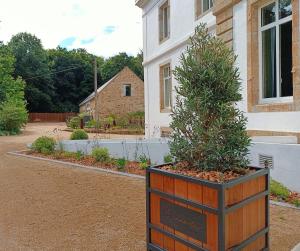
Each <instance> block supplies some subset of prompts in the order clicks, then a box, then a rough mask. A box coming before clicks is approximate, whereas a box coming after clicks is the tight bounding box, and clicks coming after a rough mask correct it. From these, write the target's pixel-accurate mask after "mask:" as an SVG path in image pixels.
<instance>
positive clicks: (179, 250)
mask: <svg viewBox="0 0 300 251" xmlns="http://www.w3.org/2000/svg"><path fill="white" fill-rule="evenodd" d="M174 194H175V195H176V196H178V197H181V198H185V199H187V198H188V182H186V181H184V180H181V179H175V180H174ZM174 203H175V204H177V205H180V206H182V207H187V205H186V204H184V203H180V202H174ZM175 235H177V236H179V237H181V238H183V239H186V240H188V236H187V235H185V234H182V233H181V232H179V231H176V230H175ZM175 250H176V251H188V250H189V249H188V247H187V246H186V245H184V244H182V243H180V242H178V241H175Z"/></svg>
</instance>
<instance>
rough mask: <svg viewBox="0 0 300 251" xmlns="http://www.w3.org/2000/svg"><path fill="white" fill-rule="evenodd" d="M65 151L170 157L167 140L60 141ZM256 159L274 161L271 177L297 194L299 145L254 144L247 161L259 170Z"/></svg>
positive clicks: (158, 158)
mask: <svg viewBox="0 0 300 251" xmlns="http://www.w3.org/2000/svg"><path fill="white" fill-rule="evenodd" d="M61 143H62V146H63V149H64V150H65V151H72V152H76V151H82V152H84V153H86V154H90V153H91V152H92V149H93V148H94V147H97V146H98V147H106V148H108V150H109V152H110V154H111V155H112V156H113V157H115V158H122V157H124V158H126V159H129V160H138V158H139V156H141V155H146V156H147V157H148V158H150V159H151V161H152V164H162V163H164V156H165V155H167V154H169V146H168V140H167V139H150V140H78V141H70V140H66V141H62V142H61ZM259 155H266V156H270V157H272V158H273V168H272V169H271V176H272V178H273V179H275V180H277V181H279V182H281V183H283V184H284V185H285V186H287V187H288V188H290V189H291V190H295V191H298V192H300V144H286V143H285V144H282V143H281V144H280V143H263V142H254V143H252V145H251V147H250V153H249V159H250V162H251V165H252V166H259Z"/></svg>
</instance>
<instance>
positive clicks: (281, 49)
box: [136, 0, 300, 137]
mask: <svg viewBox="0 0 300 251" xmlns="http://www.w3.org/2000/svg"><path fill="white" fill-rule="evenodd" d="M136 4H137V5H138V6H139V7H141V8H142V9H143V30H144V35H143V36H144V45H143V47H144V67H145V90H146V91H145V93H146V96H145V99H146V100H145V101H146V106H145V112H146V124H147V128H148V129H147V132H146V136H147V137H160V136H161V134H162V133H163V131H164V130H167V128H168V126H169V123H170V110H171V109H170V107H171V106H172V103H173V101H174V95H175V93H174V87H175V86H176V85H177V82H176V80H175V79H174V77H173V76H172V74H171V71H172V70H174V68H175V66H176V65H178V63H179V60H180V55H181V54H182V53H183V52H184V50H185V48H186V46H187V42H188V38H189V37H190V36H191V35H192V34H193V32H194V29H195V27H196V26H197V25H198V24H199V23H206V24H207V27H208V29H209V30H210V31H211V32H213V33H215V34H216V35H218V36H219V37H221V38H222V39H223V40H224V41H225V42H226V43H227V44H228V46H230V47H232V48H233V50H234V52H235V54H236V55H237V56H238V58H237V65H238V67H239V69H240V73H241V78H242V94H243V101H242V102H240V103H239V107H240V109H242V110H243V111H244V112H245V113H246V116H247V117H248V130H249V133H251V135H253V136H255V135H259V136H262V135H265V136H270V135H277V136H279V135H282V136H287V135H290V136H297V137H299V135H300V58H299V49H300V44H299V39H300V37H299V36H300V35H299V27H300V25H299V17H298V16H299V0H294V1H289V0H277V1H265V0H252V1H249V0H248V1H246V0H241V1H240V0H234V1H232V0H230V1H229V0H225V1H224V0H217V1H214V5H213V3H212V1H211V0H200V1H199V0H185V1H178V0H160V1H158V0H148V1H146V0H139V1H138V0H137V1H136Z"/></svg>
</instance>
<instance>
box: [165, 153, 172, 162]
mask: <svg viewBox="0 0 300 251" xmlns="http://www.w3.org/2000/svg"><path fill="white" fill-rule="evenodd" d="M164 162H165V163H171V162H173V157H172V155H171V154H168V155H165V156H164Z"/></svg>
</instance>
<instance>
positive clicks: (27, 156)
mask: <svg viewBox="0 0 300 251" xmlns="http://www.w3.org/2000/svg"><path fill="white" fill-rule="evenodd" d="M25 151H27V150H22V151H13V152H8V153H7V154H9V155H14V156H19V157H24V158H28V159H35V160H42V161H48V162H53V163H57V164H62V165H65V166H68V167H71V168H79V169H85V170H87V169H88V170H89V171H95V172H101V173H109V174H114V175H119V176H126V177H130V178H136V179H142V180H145V177H144V176H141V175H136V174H131V173H124V172H117V171H113V170H108V169H104V168H98V167H92V166H85V165H80V164H76V163H70V162H66V161H61V160H54V159H47V158H42V157H36V156H30V155H27V154H23V153H22V152H25Z"/></svg>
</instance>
